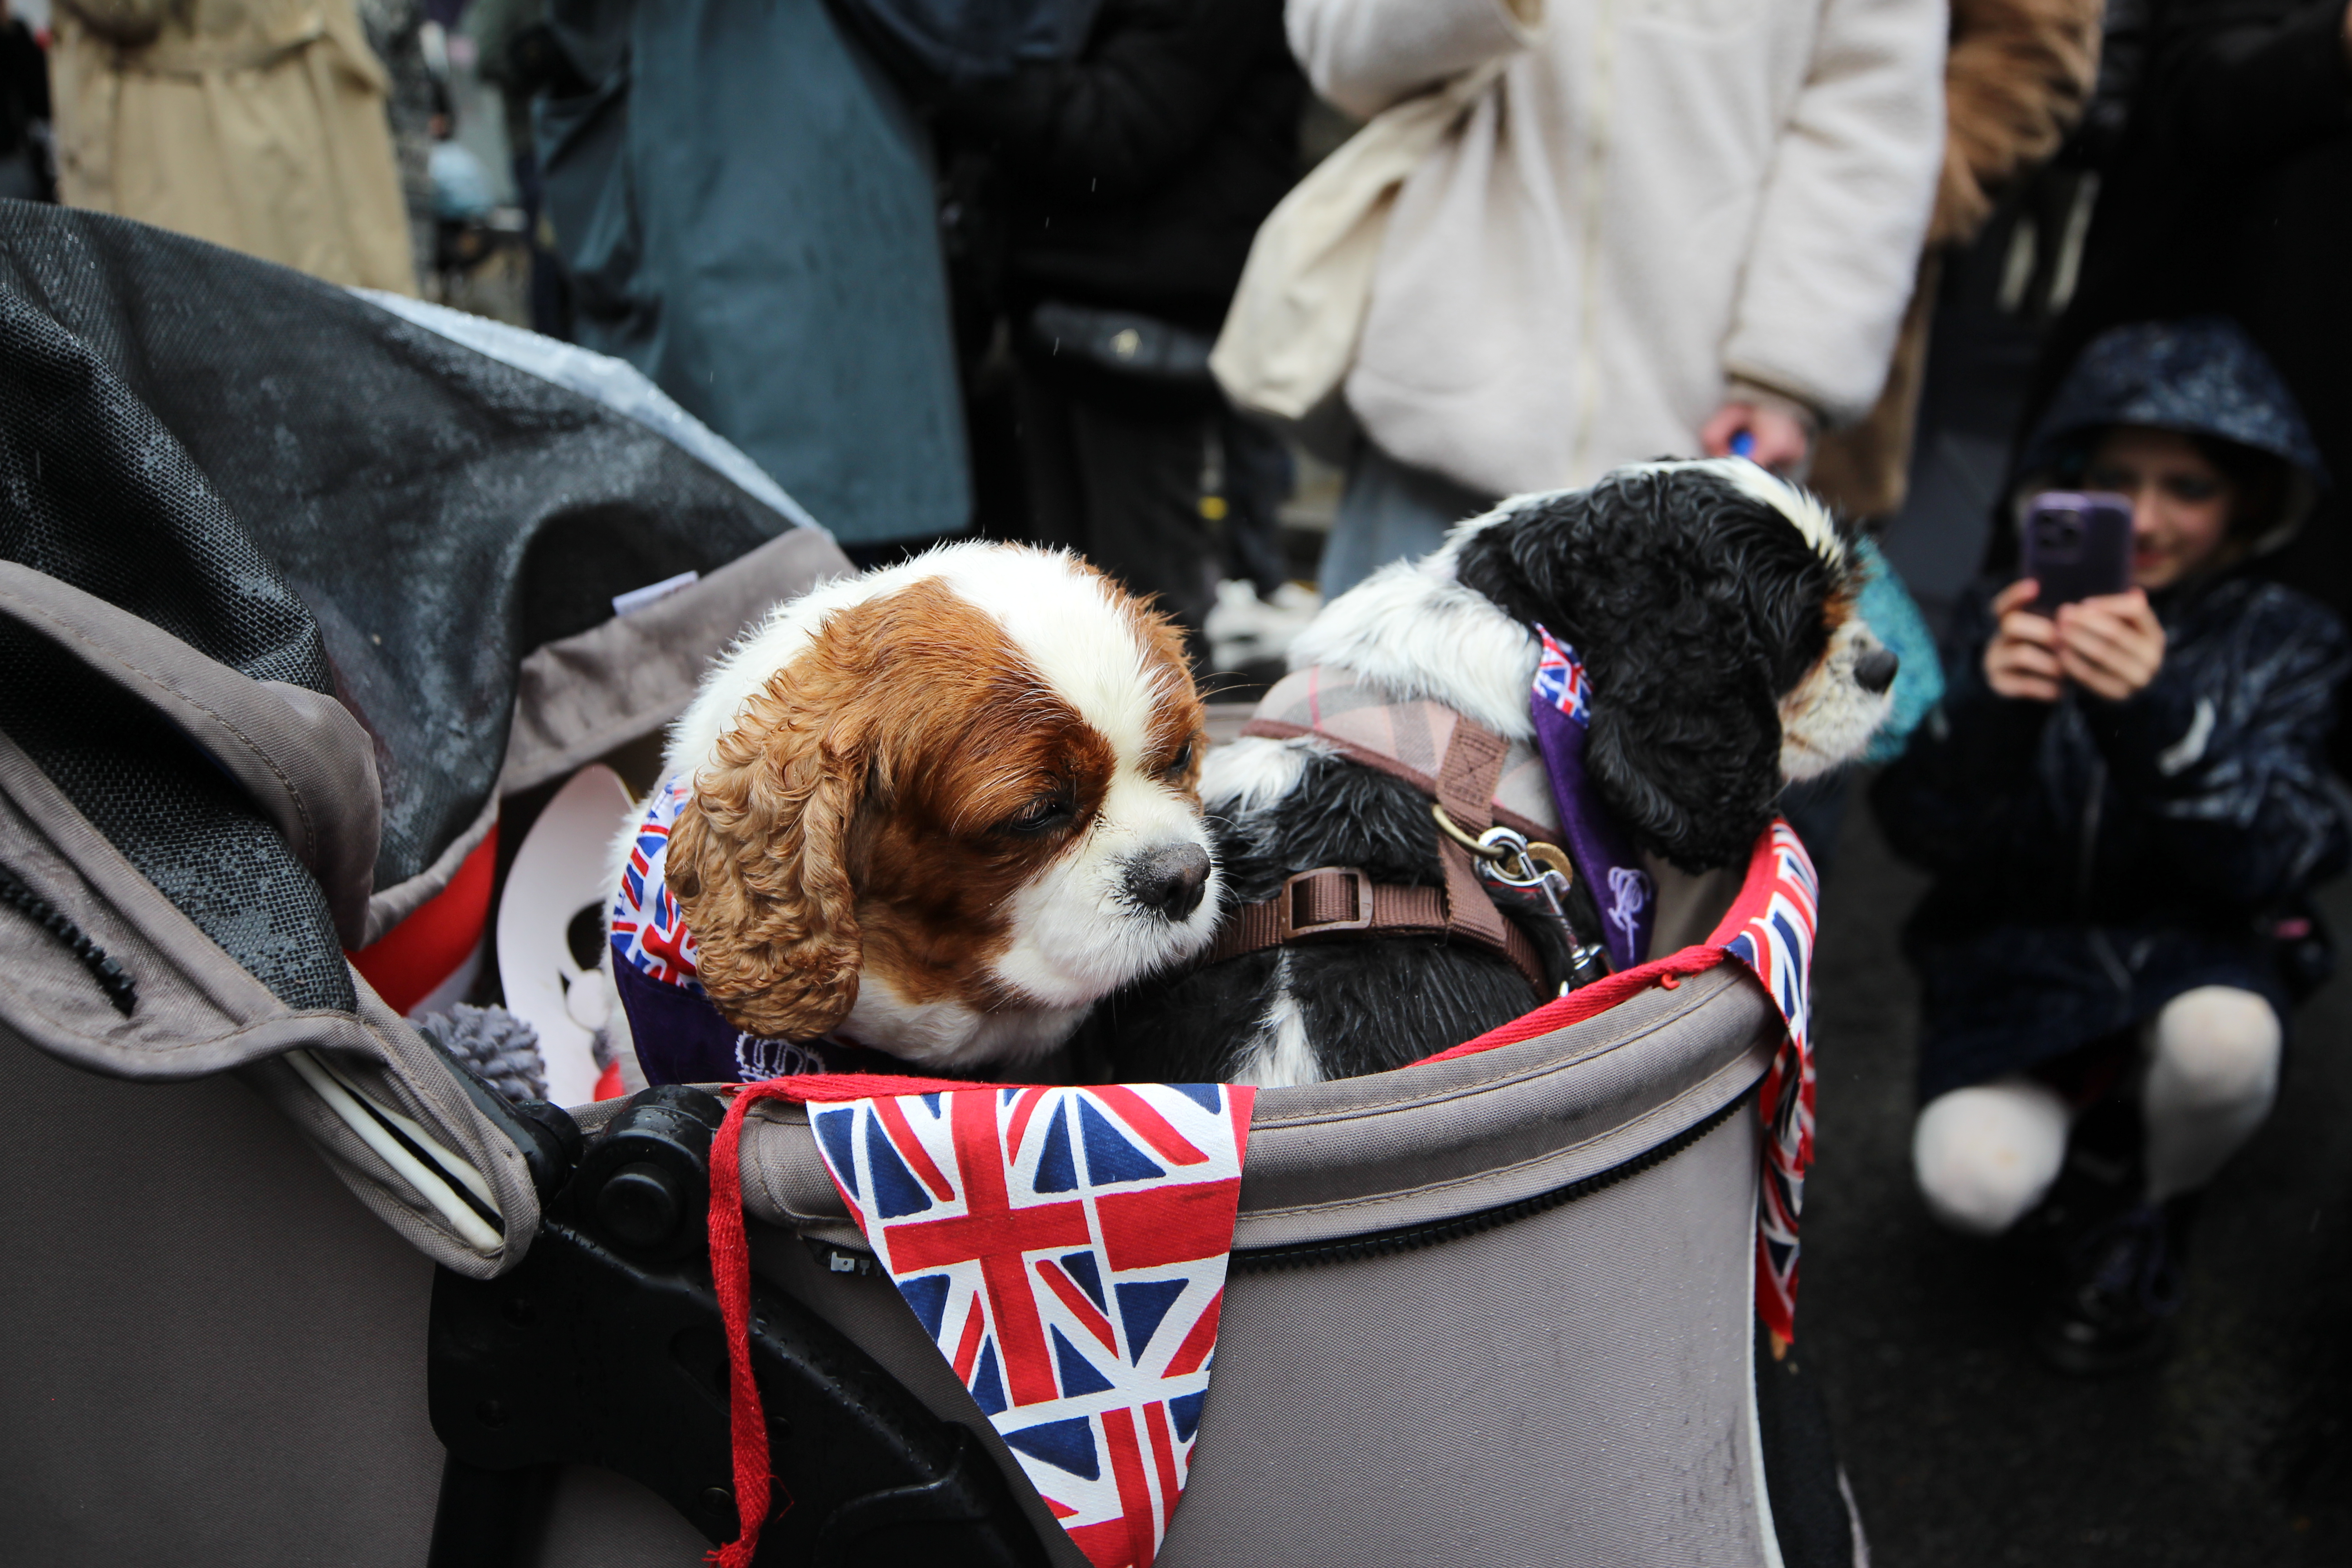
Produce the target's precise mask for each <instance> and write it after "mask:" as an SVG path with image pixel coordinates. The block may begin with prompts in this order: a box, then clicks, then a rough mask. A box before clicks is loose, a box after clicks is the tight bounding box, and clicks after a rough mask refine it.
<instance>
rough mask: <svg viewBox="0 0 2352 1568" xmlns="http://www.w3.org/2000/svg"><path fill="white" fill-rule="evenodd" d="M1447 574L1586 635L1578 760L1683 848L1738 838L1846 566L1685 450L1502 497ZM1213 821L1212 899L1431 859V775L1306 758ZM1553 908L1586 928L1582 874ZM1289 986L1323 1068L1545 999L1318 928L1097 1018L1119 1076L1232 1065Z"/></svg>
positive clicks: (1461, 1030) (1573, 638)
mask: <svg viewBox="0 0 2352 1568" xmlns="http://www.w3.org/2000/svg"><path fill="white" fill-rule="evenodd" d="M1456 576H1457V577H1458V578H1459V580H1460V581H1461V582H1462V583H1463V584H1464V585H1465V586H1467V587H1469V588H1472V589H1474V590H1475V591H1476V592H1478V593H1479V594H1481V595H1485V596H1486V598H1488V599H1491V600H1493V601H1494V602H1495V603H1496V605H1498V606H1499V607H1500V608H1501V609H1502V610H1503V611H1504V613H1506V614H1507V615H1508V616H1511V617H1512V618H1513V619H1515V620H1517V621H1519V622H1520V623H1522V624H1528V623H1537V624H1540V625H1542V626H1545V627H1546V628H1548V629H1549V631H1550V632H1551V633H1552V634H1553V635H1554V636H1556V637H1559V638H1560V639H1561V640H1562V641H1565V642H1567V643H1570V644H1571V645H1573V646H1574V647H1575V648H1576V649H1577V651H1578V653H1579V655H1580V657H1581V658H1583V660H1584V662H1585V668H1586V670H1587V672H1588V674H1589V675H1590V677H1591V682H1592V693H1593V704H1592V727H1591V732H1590V738H1589V740H1588V742H1587V745H1586V751H1585V765H1586V767H1587V769H1588V771H1589V773H1590V774H1591V779H1592V783H1593V784H1594V786H1595V788H1596V789H1597V790H1598V791H1599V793H1600V795H1601V801H1602V804H1603V805H1606V806H1607V807H1608V808H1609V809H1610V811H1611V812H1612V813H1613V814H1614V816H1616V818H1617V820H1618V822H1619V823H1620V824H1621V825H1622V826H1623V827H1624V829H1625V830H1626V833H1627V836H1628V837H1630V838H1632V840H1633V843H1634V844H1635V845H1636V846H1638V847H1642V848H1644V849H1647V850H1650V851H1652V852H1654V853H1655V854H1657V855H1660V856H1663V857H1664V858H1665V859H1667V860H1669V861H1671V862H1673V863H1674V864H1675V865H1676V866H1678V867H1680V868H1682V869H1684V870H1685V871H1691V872H1700V871H1706V870H1712V869H1714V868H1717V867H1721V866H1727V865H1732V864H1736V863H1738V862H1739V861H1742V860H1744V859H1745V858H1747V856H1748V851H1749V849H1750V848H1751V847H1752V846H1753V845H1754V843H1755V841H1756V837H1757V836H1758V835H1759V833H1761V832H1762V831H1763V830H1764V827H1765V825H1766V824H1767V823H1769V821H1770V820H1771V816H1772V812H1773V809H1774V806H1775V805H1776V804H1777V802H1778V800H1779V797H1780V787H1781V779H1780V739H1781V738H1780V699H1781V697H1782V696H1783V695H1784V694H1785V693H1787V692H1789V691H1790V690H1791V689H1794V688H1795V687H1796V686H1797V685H1798V684H1799V683H1800V682H1801V681H1802V680H1803V679H1804V678H1805V676H1806V674H1807V673H1808V672H1809V671H1811V668H1813V666H1814V665H1815V664H1816V663H1817V662H1818V661H1819V660H1820V659H1821V658H1822V654H1823V653H1824V652H1825V651H1826V649H1827V647H1828V644H1829V637H1830V634H1831V630H1832V625H1833V622H1834V620H1835V616H1836V610H1837V606H1839V605H1841V604H1842V599H1841V595H1843V592H1844V590H1845V586H1846V585H1845V584H1844V582H1843V580H1842V577H1841V574H1840V571H1839V569H1838V568H1836V567H1834V566H1832V564H1831V563H1829V562H1827V561H1824V560H1823V559H1822V556H1821V554H1820V553H1819V552H1817V551H1816V550H1814V548H1813V547H1812V545H1811V543H1810V542H1808V541H1807V540H1806V539H1805V537H1804V536H1803V534H1802V533H1801V532H1800V531H1798V530H1797V529H1796V528H1795V527H1794V526H1792V525H1791V523H1790V521H1789V519H1788V518H1787V517H1785V516H1783V515H1782V514H1781V513H1780V511H1779V510H1777V509H1775V508H1773V507H1771V506H1769V505H1767V504H1766V503H1764V502H1762V501H1759V500H1757V499H1756V498H1754V497H1752V496H1750V495H1748V494H1747V493H1745V492H1744V491H1742V490H1740V489H1738V487H1737V486H1735V485H1732V484H1731V483H1729V482H1728V481H1727V480H1725V479H1722V478H1721V477H1719V476H1717V475H1715V474H1710V473H1706V472H1705V471H1703V470H1694V469H1691V468H1677V469H1675V470H1671V471H1670V472H1668V473H1664V474H1661V473H1653V472H1643V471H1640V470H1627V471H1622V472H1620V473H1618V474H1616V475H1612V477H1610V478H1609V479H1603V480H1602V481H1601V483H1600V484H1598V485H1595V486H1593V487H1592V488H1591V489H1589V490H1583V491H1580V492H1577V493H1574V494H1562V495H1556V496H1549V497H1542V498H1531V499H1529V500H1525V501H1522V502H1520V503H1518V504H1517V509H1516V510H1513V511H1511V512H1510V513H1509V514H1508V515H1507V516H1504V517H1501V518H1498V519H1496V521H1492V522H1489V523H1488V524H1486V526H1485V527H1483V528H1482V529H1480V530H1479V531H1477V532H1476V533H1475V534H1473V535H1471V536H1470V537H1469V538H1467V539H1466V540H1465V541H1464V542H1463V545H1462V548H1461V550H1460V552H1459V553H1458V555H1457V557H1456ZM1212 826H1213V832H1214V834H1215V837H1216V848H1217V852H1218V858H1219V859H1220V861H1221V863H1222V864H1223V868H1224V871H1225V893H1224V900H1225V905H1226V907H1227V908H1228V909H1231V908H1233V907H1234V906H1236V905H1239V904H1244V903H1254V902H1256V901H1258V900H1263V899H1267V898H1271V897H1272V896H1273V895H1274V894H1275V893H1276V891H1277V890H1278V889H1280V888H1281V886H1282V883H1283V880H1284V879H1286V878H1287V877H1289V876H1291V875H1293V874H1295V873H1297V872H1299V871H1303V870H1308V869H1311V868H1315V867H1318V866H1356V867H1360V868H1363V869H1364V870H1366V871H1368V872H1370V874H1371V876H1372V877H1373V878H1374V879H1376V880H1380V881H1394V882H1404V883H1411V884H1418V885H1423V886H1429V885H1435V884H1439V883H1442V882H1443V881H1444V874H1443V870H1442V868H1441V867H1440V865H1439V862H1438V856H1437V841H1436V837H1435V836H1434V834H1433V831H1432V826H1431V822H1430V816H1429V802H1428V798H1427V797H1426V796H1425V795H1422V794H1421V792H1419V791H1418V790H1415V789H1413V788H1412V787H1411V786H1409V785H1407V784H1402V783H1401V782H1399V781H1398V780H1395V779H1393V778H1391V777H1390V776H1388V775H1387V774H1385V773H1378V772H1375V771H1373V770H1372V769H1370V768H1367V767H1363V766H1361V765H1360V764H1357V763H1351V762H1348V761H1346V760H1344V759H1342V758H1339V757H1336V756H1318V757H1316V758H1314V759H1312V760H1310V761H1309V762H1308V763H1307V764H1306V767H1305V770H1304V772H1303V773H1301V775H1300V778H1299V780H1298V783H1297V785H1296V786H1295V787H1294V788H1293V789H1292V790H1291V791H1290V792H1289V793H1288V794H1287V795H1285V796H1284V797H1283V798H1282V799H1281V800H1280V801H1279V802H1277V803H1276V804H1275V805H1272V806H1270V807H1268V808H1266V809H1265V810H1264V811H1261V812H1257V813H1254V814H1253V815H1252V816H1250V817H1249V819H1248V821H1247V822H1246V824H1242V825H1236V824H1230V823H1228V824H1213V825H1212ZM1505 912H1506V913H1507V914H1508V915H1510V916H1511V918H1513V919H1514V920H1515V921H1517V922H1518V924H1519V926H1520V929H1521V930H1523V931H1527V932H1528V935H1529V936H1530V937H1531V938H1533V939H1535V940H1536V942H1537V943H1538V952H1541V953H1542V954H1543V958H1544V963H1545V964H1546V965H1547V968H1548V969H1549V973H1550V975H1551V979H1552V984H1553V985H1554V987H1556V986H1557V984H1558V981H1559V976H1560V975H1561V974H1562V973H1565V970H1566V964H1567V956H1568V954H1567V943H1566V941H1565V940H1564V938H1563V936H1562V934H1561V933H1560V931H1559V926H1558V924H1557V923H1556V922H1554V921H1549V920H1548V919H1537V918H1530V917H1529V915H1528V912H1527V911H1526V910H1513V909H1510V908H1506V910H1505ZM1569 914H1570V920H1571V921H1572V923H1573V924H1574V927H1575V929H1576V931H1578V932H1580V933H1581V934H1582V935H1583V937H1584V939H1585V940H1587V941H1591V940H1597V933H1598V932H1599V931H1600V929H1601V921H1600V918H1599V914H1598V912H1597V911H1596V910H1594V908H1593V904H1592V900H1591V895H1590V894H1588V893H1586V892H1585V891H1584V889H1583V888H1582V885H1581V884H1579V885H1578V887H1577V889H1576V891H1575V894H1574V897H1573V899H1572V900H1571V908H1570V910H1569ZM1284 965H1286V966H1287V969H1286V973H1283V974H1281V975H1280V976H1277V973H1276V971H1277V967H1278V966H1284ZM1279 994H1287V995H1288V996H1289V997H1290V998H1291V999H1293V1000H1294V1001H1295V1002H1296V1003H1297V1005H1298V1008H1299V1012H1300V1015H1301V1016H1302V1019H1303V1021H1304V1023H1305V1025H1306V1029H1307V1042H1308V1046H1309V1047H1310V1048H1311V1050H1312V1051H1313V1052H1314V1055H1315V1058H1316V1063H1317V1066H1318V1069H1319V1071H1320V1073H1321V1076H1323V1077H1324V1078H1327V1079H1338V1078H1349V1077H1353V1076H1356V1075H1359V1074H1362V1073H1370V1072H1381V1071H1385V1070H1387V1069H1389V1068H1397V1067H1402V1066H1404V1065H1405V1064H1407V1063H1409V1062H1413V1061H1418V1060H1420V1059H1421V1058H1423V1057H1426V1056H1429V1055H1431V1054H1433V1052H1436V1051H1441V1050H1444V1049H1445V1048H1446V1047H1449V1046H1453V1045H1456V1044H1459V1043H1460V1042H1461V1041H1464V1040H1466V1039H1469V1038H1471V1037H1474V1036H1476V1035H1478V1034H1481V1033H1484V1032H1485V1031H1486V1030H1487V1029H1490V1028H1493V1027H1494V1026H1496V1025H1498V1024H1503V1023H1507V1022H1508V1021H1509V1020H1511V1019H1513V1018H1516V1017H1518V1016H1521V1015H1523V1014H1525V1013H1526V1012H1528V1010H1529V1009H1530V1008H1532V1007H1533V1006H1535V1005H1538V1003H1540V1002H1541V1001H1543V1000H1544V999H1545V996H1543V995H1538V994H1536V993H1535V992H1534V991H1533V990H1532V989H1531V988H1530V987H1529V986H1528V983H1527V981H1526V979H1525V978H1524V977H1523V976H1522V975H1520V974H1519V973H1518V972H1517V970H1516V969H1514V968H1513V967H1512V966H1511V965H1510V963H1508V962H1507V961H1506V960H1505V959H1503V958H1500V957H1498V956H1496V955H1495V954H1493V953H1490V952H1486V951H1485V950H1484V949H1480V948H1473V947H1465V946H1463V945H1460V944H1448V943H1444V942H1437V941H1433V940H1427V939H1409V938H1349V937H1334V938H1331V939H1329V940H1327V941H1325V942H1307V943H1299V944H1297V945H1295V946H1292V947H1288V948H1285V949H1280V950H1276V951H1269V952H1254V953H1245V954H1244V955H1243V956H1241V957H1239V958H1234V959H1228V960H1226V961H1225V962H1223V963H1216V964H1212V965H1209V966H1207V967H1205V968H1202V969H1196V970H1193V971H1192V972H1189V973H1181V974H1177V975H1172V976H1166V977H1162V978H1160V979H1157V980H1152V981H1148V982H1146V983H1144V984H1141V985H1139V986H1137V987H1135V988H1133V989H1131V990H1129V992H1127V993H1126V994H1123V995H1121V996H1118V997H1117V998H1114V999H1113V1001H1112V1002H1111V1003H1109V1004H1108V1005H1107V1006H1106V1008H1105V1009H1104V1010H1103V1012H1102V1013H1101V1014H1099V1015H1098V1016H1097V1022H1098V1025H1099V1026H1100V1033H1099V1034H1098V1035H1097V1038H1098V1039H1099V1040H1101V1041H1102V1043H1103V1047H1104V1048H1105V1049H1106V1050H1107V1051H1108V1056H1109V1058H1110V1060H1111V1064H1112V1067H1113V1069H1114V1071H1115V1072H1116V1074H1117V1075H1118V1076H1119V1077H1121V1078H1125V1079H1143V1080H1154V1079H1156V1080H1160V1081H1181V1080H1187V1079H1230V1078H1232V1077H1233V1076H1234V1074H1235V1073H1236V1072H1237V1071H1239V1070H1240V1069H1242V1068H1244V1067H1245V1066H1246V1065H1247V1058H1248V1057H1249V1056H1250V1055H1251V1054H1252V1053H1254V1051H1255V1048H1256V1043H1257V1037H1258V1035H1259V1033H1260V1031H1261V1029H1262V1027H1263V1025H1264V1021H1265V1017H1266V1014H1267V1010H1268V1007H1269V1005H1271V1004H1272V1003H1273V1002H1274V1000H1275V999H1276V996H1277V995H1279ZM1547 994H1549V993H1547Z"/></svg>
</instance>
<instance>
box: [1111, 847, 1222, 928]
mask: <svg viewBox="0 0 2352 1568" xmlns="http://www.w3.org/2000/svg"><path fill="white" fill-rule="evenodd" d="M1208 885H1209V853H1208V851H1207V850H1205V849H1203V848H1202V847H1200V846H1199V845H1197V844H1171V845H1169V846H1168V847H1166V848H1164V849H1154V850H1151V851H1150V852H1149V853H1147V854H1142V855H1139V856H1137V857H1136V858H1134V859H1132V860H1130V861H1129V862H1128V864H1127V896H1128V897H1129V898H1130V899H1133V900H1135V901H1136V903H1137V905H1138V906H1139V907H1140V908H1142V909H1147V910H1159V911H1160V913H1161V914H1163V915H1166V916H1167V917H1168V918H1169V919H1170V920H1171V921H1181V920H1190V919H1191V918H1192V911H1193V910H1197V909H1199V908H1200V907H1201V890H1202V889H1204V888H1206V887H1207V886H1208Z"/></svg>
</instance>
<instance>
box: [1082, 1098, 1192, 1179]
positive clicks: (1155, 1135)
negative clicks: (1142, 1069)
mask: <svg viewBox="0 0 2352 1568" xmlns="http://www.w3.org/2000/svg"><path fill="white" fill-rule="evenodd" d="M1094 1092H1095V1094H1096V1096H1097V1098H1098V1099H1100V1100H1102V1102H1103V1103H1104V1104H1105V1105H1108V1106H1109V1107H1110V1108H1111V1109H1112V1110H1116V1111H1118V1119H1119V1120H1120V1121H1124V1122H1126V1123H1127V1124H1128V1125H1129V1127H1131V1128H1133V1129H1134V1130H1135V1132H1136V1135H1137V1136H1138V1137H1139V1138H1141V1139H1142V1140H1143V1141H1144V1142H1146V1143H1149V1144H1150V1145H1151V1147H1152V1150H1153V1152H1156V1153H1157V1154H1159V1156H1160V1158H1161V1159H1163V1160H1166V1161H1168V1162H1169V1163H1171V1164H1177V1165H1202V1164H1206V1163H1208V1159H1209V1157H1208V1156H1207V1155H1206V1154H1203V1153H1202V1152H1201V1151H1199V1150H1198V1149H1195V1148H1193V1147H1192V1141H1191V1140H1190V1139H1188V1138H1186V1137H1185V1136H1184V1135H1183V1134H1182V1133H1181V1132H1179V1131H1176V1129H1175V1128H1173V1127H1171V1126H1170V1125H1169V1124H1168V1119H1167V1118H1166V1117H1164V1116H1162V1115H1160V1112H1158V1111H1156V1110H1152V1109H1151V1102H1150V1100H1146V1099H1144V1098H1143V1096H1141V1095H1139V1094H1138V1093H1136V1092H1135V1090H1133V1089H1129V1088H1128V1087H1127V1086H1126V1085H1125V1084H1119V1083H1106V1084H1101V1085H1098V1086H1097V1088H1096V1089H1095V1091H1094Z"/></svg>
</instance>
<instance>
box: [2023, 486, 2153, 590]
mask: <svg viewBox="0 0 2352 1568" xmlns="http://www.w3.org/2000/svg"><path fill="white" fill-rule="evenodd" d="M2131 563H2132V513H2131V503H2130V502H2129V501H2128V500H2125V499H2124V498H2123V497H2121V496H2111V495H2078V494H2076V493H2074V491H2072V490H2050V491H2046V492H2044V493H2043V494H2042V495H2038V496H2036V497H2034V498H2033V505H2032V509H2031V510H2029V511H2027V513H2026V514H2025V572H2024V575H2026V576H2028V577H2031V578H2032V579H2033V580H2034V581H2035V582H2037V583H2039V584H2042V592H2041V594H2040V595H2039V596H2038V597H2036V598H2035V600H2034V605H2035V607H2036V608H2039V609H2042V610H2050V609H2055V608H2056V607H2057V606H2058V605H2071V604H2073V603H2074V601H2075V600H2077V599H2089V598H2094V597H2096V596H2097V595H2102V594H2120V593H2122V592H2123V591H2124V590H2125V589H2126V588H2128V587H2130V586H2131Z"/></svg>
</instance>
